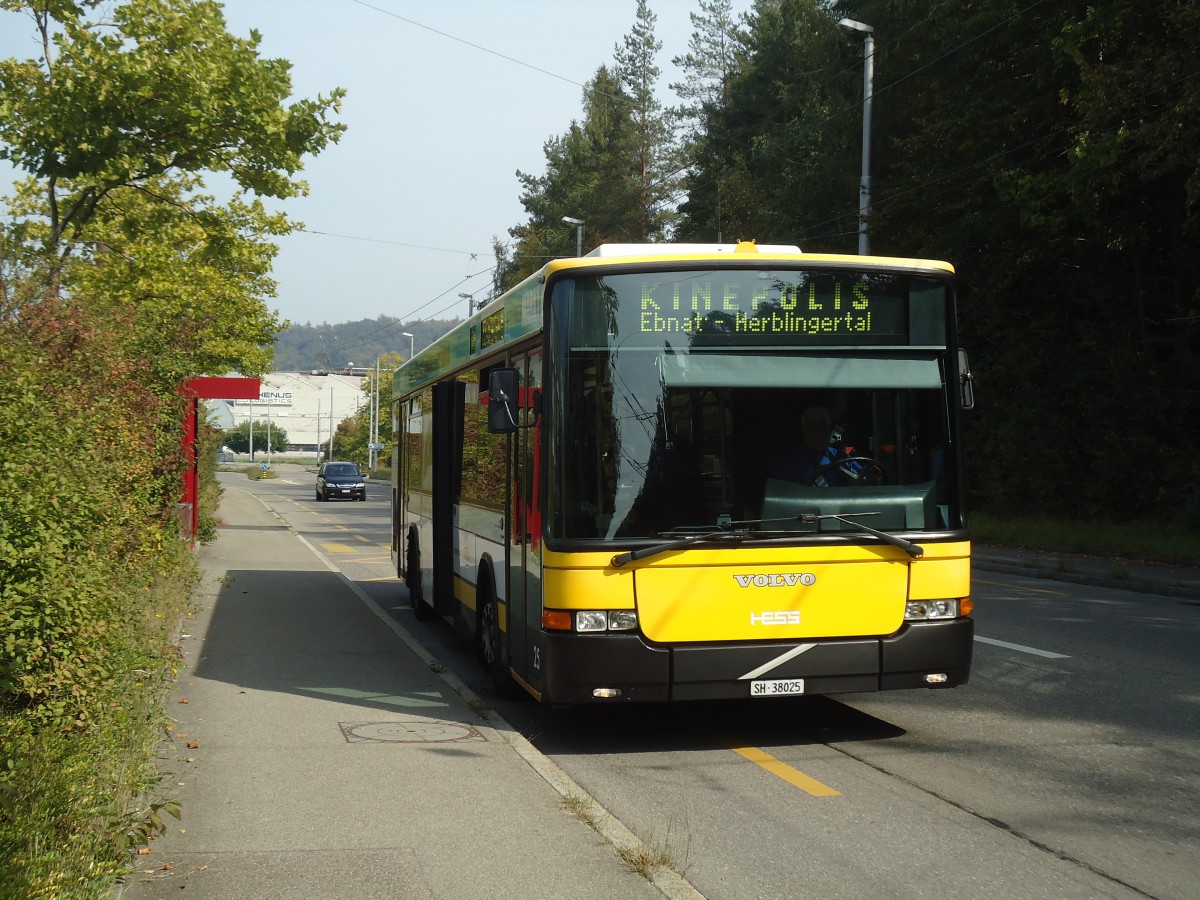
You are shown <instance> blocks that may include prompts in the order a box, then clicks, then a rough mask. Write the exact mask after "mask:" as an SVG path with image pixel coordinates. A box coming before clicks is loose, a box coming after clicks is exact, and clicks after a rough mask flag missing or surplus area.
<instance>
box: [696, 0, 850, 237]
mask: <svg viewBox="0 0 1200 900" xmlns="http://www.w3.org/2000/svg"><path fill="white" fill-rule="evenodd" d="M744 23H745V27H744V29H742V30H738V31H736V32H733V33H732V35H731V36H732V38H733V40H734V41H735V45H734V46H733V47H732V48H729V49H728V50H727V57H726V61H725V62H722V63H721V69H720V71H721V72H722V76H721V77H725V78H727V81H726V82H725V83H724V84H723V85H722V86H721V94H720V96H721V100H720V102H717V101H716V99H715V98H716V97H717V94H716V93H715V90H716V83H715V82H712V84H711V85H710V87H709V88H708V90H707V95H708V96H709V97H710V98H711V99H710V100H709V101H707V102H706V103H704V104H702V107H701V110H702V114H703V128H704V130H703V132H702V133H701V134H699V135H696V136H694V137H693V139H692V141H691V142H690V145H689V153H688V162H689V169H688V173H687V175H686V178H685V187H686V189H687V199H686V200H685V201H684V202H683V203H682V204H681V206H680V212H681V216H682V221H681V222H680V225H679V234H680V236H682V237H685V238H688V239H693V240H713V239H714V238H716V239H719V240H737V239H756V240H758V241H761V242H772V243H796V242H800V243H801V244H802V245H804V246H805V247H809V246H810V245H814V244H816V245H817V246H819V247H820V249H843V247H842V246H840V245H839V244H840V242H844V245H845V247H844V248H845V249H849V247H851V246H853V238H852V235H853V234H854V233H855V230H856V225H855V219H856V215H857V197H858V191H857V187H856V181H857V178H856V175H855V172H856V170H853V169H851V167H848V166H846V165H845V161H846V160H847V159H851V158H854V157H856V156H857V153H856V152H855V151H854V150H853V149H852V148H853V147H854V142H853V135H854V134H855V133H856V127H855V126H856V124H857V121H858V117H857V115H854V113H856V112H857V110H858V106H857V96H856V95H855V91H856V86H857V84H859V83H860V82H859V81H856V80H854V79H853V78H852V77H850V76H848V75H847V76H846V77H841V76H842V75H843V70H845V69H847V68H849V67H850V66H856V67H859V68H860V67H861V63H859V62H856V61H852V60H851V59H848V58H846V57H848V56H849V54H848V53H847V52H846V50H845V47H844V43H843V41H842V39H840V38H839V37H838V35H837V32H836V28H835V27H834V14H833V12H832V11H831V9H830V8H829V6H828V5H827V4H825V3H823V2H820V0H758V2H757V3H756V4H755V6H754V9H753V10H752V12H751V13H750V14H748V15H747V16H746V17H745V18H744ZM730 27H731V26H730V24H729V23H728V22H727V21H722V20H720V19H717V20H715V21H711V22H702V23H701V30H700V31H699V32H697V34H695V35H693V42H694V43H696V44H697V45H698V46H706V45H709V44H711V43H712V42H714V41H717V42H718V46H722V42H723V41H724V37H723V36H724V35H725V34H726V33H727V32H728V29H729V28H730ZM731 63H732V67H731V68H728V69H726V68H725V67H726V66H729V65H730V64H731ZM697 64H698V60H697ZM860 70H861V69H860ZM708 77H709V78H710V79H713V78H715V77H716V76H715V72H710V73H709V75H708Z"/></svg>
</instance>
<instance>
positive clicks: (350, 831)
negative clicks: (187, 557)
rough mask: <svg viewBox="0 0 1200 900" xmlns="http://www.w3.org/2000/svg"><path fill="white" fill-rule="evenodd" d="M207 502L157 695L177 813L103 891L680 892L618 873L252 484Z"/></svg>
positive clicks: (563, 782) (666, 883)
mask: <svg viewBox="0 0 1200 900" xmlns="http://www.w3.org/2000/svg"><path fill="white" fill-rule="evenodd" d="M221 515H222V517H223V518H224V520H225V523H226V524H225V526H224V528H223V530H222V533H221V536H220V539H219V540H218V541H216V542H214V543H213V544H212V545H210V546H207V547H203V548H201V549H200V551H199V553H198V555H199V560H200V563H201V565H202V567H203V571H204V587H203V589H202V590H201V592H200V594H199V596H198V598H197V603H198V605H199V606H200V607H201V609H200V611H199V612H198V614H197V615H196V617H195V618H194V619H191V620H189V621H188V622H187V623H186V628H185V634H184V636H183V638H182V644H183V647H184V650H185V654H184V664H185V666H186V668H183V669H181V671H180V675H179V680H178V687H177V690H176V692H175V693H174V694H173V695H171V696H169V697H168V699H167V708H168V713H169V714H170V715H171V716H172V717H173V718H174V719H175V720H176V721H177V722H178V724H177V725H176V727H175V728H174V731H173V735H172V740H171V742H170V744H169V746H167V747H166V748H165V750H164V766H165V767H166V768H167V770H168V772H169V778H168V782H167V783H168V784H170V785H172V788H171V790H170V795H171V796H172V797H174V798H176V799H178V800H179V801H180V802H181V805H182V813H183V818H182V821H176V820H175V819H173V818H170V817H169V816H164V819H165V821H166V822H167V833H166V834H165V835H164V836H163V837H162V838H160V839H159V840H156V841H154V842H153V843H152V844H151V845H150V848H151V852H150V853H149V854H147V855H144V856H140V857H138V865H137V871H136V872H135V873H134V874H133V875H131V876H130V877H129V878H128V879H127V882H126V884H125V885H123V886H122V887H121V888H120V889H118V896H119V897H121V898H123V900H152V898H163V897H179V896H186V897H189V898H193V900H230V898H235V897H236V898H238V900H252V898H272V900H277V898H304V900H317V898H339V900H340V898H345V897H354V898H356V900H372V898H385V897H386V898H392V900H394V898H433V897H444V898H454V900H458V898H466V900H470V898H476V897H478V898H485V897H486V898H504V897H511V898H522V900H525V898H539V897H545V898H556V897H571V898H596V900H611V898H614V897H622V898H626V897H628V898H638V897H645V898H661V897H662V896H664V894H665V895H668V896H673V897H687V896H691V897H695V896H698V895H696V894H695V893H694V892H693V891H692V890H691V888H690V886H689V885H687V884H686V882H684V881H682V880H681V879H679V878H677V877H676V876H674V875H673V874H671V873H665V874H664V875H662V876H660V877H659V878H658V879H656V882H655V883H651V882H649V881H647V880H645V879H644V878H642V877H641V876H640V875H637V874H635V873H634V872H632V871H631V870H629V869H628V868H627V867H626V866H625V865H624V863H623V862H622V861H621V858H620V856H619V854H618V851H617V849H616V848H615V847H614V842H615V843H616V844H618V845H625V846H629V847H632V848H636V847H637V842H636V838H634V837H633V835H631V834H629V833H628V832H627V831H625V830H624V829H623V828H622V827H621V826H620V825H619V823H615V822H613V821H612V820H611V819H608V818H607V817H606V814H605V813H604V811H603V809H601V808H599V807H596V808H595V809H594V810H593V814H594V815H595V817H596V818H597V819H600V820H601V821H600V823H599V829H600V831H601V832H604V833H603V835H602V834H601V833H598V831H597V830H594V829H593V828H591V827H589V826H588V825H587V824H585V823H584V822H583V821H581V820H580V819H579V818H577V817H576V816H575V815H573V814H572V813H571V812H569V811H567V809H566V808H565V806H564V803H563V795H573V794H574V795H577V796H578V797H580V798H582V799H586V794H584V793H583V791H582V790H581V789H579V788H578V787H577V786H575V785H573V784H572V783H571V782H570V780H569V779H568V778H567V777H566V776H565V774H563V773H562V772H561V770H559V769H558V768H557V767H556V766H555V765H554V764H553V763H552V762H550V761H549V760H548V759H546V758H544V757H542V756H541V755H540V754H538V753H537V752H536V751H535V750H534V749H533V748H532V747H531V746H530V745H529V744H528V742H526V741H524V739H523V738H521V737H520V736H519V735H516V734H514V733H512V732H511V730H510V729H509V728H508V726H507V725H506V724H505V723H504V722H503V721H501V720H499V719H498V718H496V717H494V714H493V717H490V718H488V719H484V718H481V717H480V713H481V712H482V713H484V714H485V715H487V714H488V713H487V711H486V709H485V708H484V707H483V706H482V705H481V704H478V701H477V700H476V699H475V698H473V696H472V695H471V693H470V691H469V690H467V689H466V688H465V687H463V686H462V685H461V684H458V683H457V682H456V680H455V679H453V677H452V676H449V675H448V673H441V672H439V671H438V670H439V669H440V667H438V666H436V665H431V663H432V661H431V660H429V659H428V658H427V657H426V658H424V659H422V658H421V656H420V655H418V653H419V651H418V650H417V649H414V647H415V645H413V646H410V645H409V644H408V643H407V642H406V641H405V640H404V637H405V635H404V633H403V630H402V629H401V628H400V626H398V625H396V624H395V623H394V622H392V621H391V620H390V619H389V618H388V617H387V615H386V614H384V613H382V612H381V611H378V610H377V608H374V607H373V606H371V605H370V601H369V600H367V599H366V598H365V595H363V594H361V592H359V591H358V590H357V589H356V588H355V586H354V585H352V584H351V583H350V582H349V581H348V580H346V579H345V578H344V577H343V576H341V575H340V574H339V573H337V572H334V571H330V570H329V569H328V568H327V567H326V566H325V565H324V562H323V560H322V559H321V558H320V557H319V556H318V555H317V554H316V553H314V552H313V551H312V550H310V549H309V547H308V546H307V545H306V544H305V543H304V542H303V541H302V540H300V539H299V538H298V537H297V536H296V535H295V534H293V533H292V532H290V531H289V530H288V529H287V528H286V527H285V526H284V525H283V524H282V523H281V522H280V521H279V520H278V519H277V518H276V517H275V516H274V514H272V513H271V512H269V511H268V510H267V509H266V508H265V507H263V506H262V505H261V504H259V502H258V501H257V500H256V499H255V498H253V497H252V496H251V495H249V494H248V493H245V492H235V491H227V492H226V494H225V497H224V499H223V501H222V506H221ZM183 888H186V894H181V889H183Z"/></svg>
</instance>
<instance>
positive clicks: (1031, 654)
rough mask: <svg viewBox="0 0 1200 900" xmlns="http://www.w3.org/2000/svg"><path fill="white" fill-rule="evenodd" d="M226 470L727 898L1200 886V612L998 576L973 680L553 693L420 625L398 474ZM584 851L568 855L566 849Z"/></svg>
mask: <svg viewBox="0 0 1200 900" xmlns="http://www.w3.org/2000/svg"><path fill="white" fill-rule="evenodd" d="M313 477H314V476H312V475H309V474H301V473H300V470H299V469H296V470H295V471H294V473H293V474H291V475H288V476H285V477H283V478H280V479H275V480H269V481H248V480H243V479H240V478H237V479H236V480H234V477H233V476H230V475H223V476H222V478H223V479H224V483H225V484H226V489H236V490H249V491H251V492H253V493H255V494H257V495H258V496H260V498H261V499H262V500H263V502H265V503H266V504H268V505H269V506H270V507H271V508H272V509H274V510H275V511H276V512H277V513H278V514H279V515H280V517H281V518H282V519H283V520H284V521H285V522H286V523H287V525H288V526H289V527H290V528H291V529H293V530H294V531H296V532H297V533H299V534H300V535H302V536H303V537H304V538H305V539H306V540H307V541H309V542H310V543H311V544H312V545H313V546H314V547H315V548H316V549H317V550H318V551H319V552H320V553H321V554H323V555H324V556H325V557H326V558H327V559H328V560H330V561H331V562H332V563H334V564H335V565H337V566H338V567H339V568H340V569H341V570H342V571H343V572H344V573H345V574H346V575H347V577H348V578H350V579H351V580H352V581H354V582H356V583H357V584H358V585H359V587H360V588H362V589H363V591H365V592H366V593H367V594H368V595H370V596H371V597H372V598H373V599H374V600H375V601H376V602H377V603H379V604H380V606H382V607H383V608H384V609H387V610H389V611H390V612H391V613H392V615H393V616H394V617H395V618H396V619H397V620H398V621H400V622H401V623H402V624H403V625H404V626H405V627H406V628H407V629H408V630H409V631H410V632H411V633H412V634H413V635H414V636H416V637H417V639H418V640H420V641H421V643H422V644H423V645H424V646H425V647H426V648H427V649H428V650H429V651H430V652H431V653H432V654H433V655H434V656H436V657H437V658H438V659H440V660H441V661H442V662H443V663H444V664H445V665H446V666H447V667H449V668H450V669H452V670H453V671H454V672H455V673H456V674H457V675H458V676H459V678H461V679H462V680H463V681H464V682H465V683H467V684H468V685H469V686H470V687H471V688H472V689H473V690H474V691H475V692H476V693H478V694H479V695H480V696H483V697H485V698H487V699H488V701H489V702H490V703H491V704H492V706H493V707H494V708H495V709H496V710H497V711H498V712H499V713H500V714H501V715H502V716H503V717H504V718H505V719H507V720H508V721H509V722H510V723H512V724H513V725H514V726H515V727H516V728H517V729H518V730H519V731H520V732H521V733H523V734H524V735H525V736H526V737H527V738H529V739H530V740H531V741H532V742H533V744H534V745H535V746H536V747H537V748H538V749H539V750H540V751H541V752H542V753H544V754H546V755H547V756H549V757H550V758H551V759H553V760H554V761H555V762H556V763H557V764H558V765H559V766H561V767H562V768H563V769H564V770H565V771H566V772H567V773H568V774H569V775H570V776H571V777H572V778H573V779H574V780H575V781H576V782H577V783H578V784H579V785H580V786H582V787H583V788H584V789H585V790H586V791H587V792H588V793H589V794H590V795H591V796H592V797H593V798H595V800H596V801H598V803H599V804H601V805H602V807H603V808H604V809H606V810H607V811H608V812H609V813H611V814H612V815H613V816H615V817H616V818H617V819H619V820H620V821H621V822H623V823H624V824H625V825H627V826H628V827H629V828H631V829H632V830H633V831H634V832H635V833H636V834H638V835H639V836H640V837H641V838H642V839H643V841H645V842H646V843H647V844H648V845H650V846H651V847H656V848H659V849H661V850H662V851H663V853H664V855H665V857H666V858H668V859H670V861H671V862H672V863H673V866H674V868H676V870H677V871H681V872H682V873H683V874H684V875H685V877H686V878H687V879H688V880H689V881H690V882H691V883H692V884H693V885H694V886H695V887H696V889H697V890H698V891H699V892H700V893H702V894H703V895H704V896H706V897H709V898H714V900H716V898H758V897H762V898H778V897H821V898H842V897H846V898H857V897H965V896H970V897H973V898H982V897H997V898H999V897H1005V898H1010V897H1031V898H1033V897H1047V898H1050V897H1054V898H1070V897H1078V898H1093V897H1156V898H1190V897H1195V896H1197V895H1198V894H1200V888H1198V887H1197V885H1198V884H1200V742H1198V741H1197V740H1196V738H1197V736H1198V735H1200V654H1197V653H1196V650H1195V648H1196V646H1197V644H1198V643H1200V604H1197V603H1196V601H1193V600H1186V599H1178V598H1170V597H1158V596H1152V595H1142V594H1137V593H1134V592H1131V591H1124V590H1114V589H1107V588H1097V587H1084V586H1080V585H1071V584H1065V583H1059V582H1047V581H1045V580H1035V579H1032V578H1024V577H1019V576H1012V575H1000V574H996V573H989V572H983V571H979V572H976V577H975V580H974V584H973V592H972V595H973V598H974V600H975V602H976V607H977V610H976V614H975V615H976V620H977V644H976V648H975V665H974V669H973V672H972V678H971V683H970V684H969V685H967V686H966V687H963V688H960V689H956V690H952V691H922V692H899V693H888V694H855V695H840V696H837V697H808V698H800V699H798V700H796V699H793V700H747V701H746V702H744V703H733V704H730V703H721V704H716V703H702V704H684V705H678V706H666V707H661V706H660V707H640V706H631V707H601V708H576V709H568V710H550V709H545V708H542V707H540V706H538V705H537V704H535V703H533V702H520V701H517V702H506V701H502V700H499V699H498V698H494V697H491V696H490V694H491V692H490V690H489V687H488V684H487V681H486V679H485V678H484V676H483V673H482V671H481V670H480V668H479V666H478V664H477V662H476V660H475V658H474V654H473V651H472V649H471V648H470V647H469V646H468V645H467V643H466V642H465V641H464V640H463V639H462V638H461V637H459V636H458V635H457V634H456V633H455V632H453V631H452V629H451V628H450V627H449V626H448V625H446V624H445V623H442V622H434V623H418V622H416V621H415V620H414V619H413V617H412V615H411V612H410V611H409V608H408V600H407V597H406V596H405V592H404V588H403V586H402V585H401V584H400V583H399V582H398V581H397V580H396V579H395V578H394V576H393V574H392V572H391V568H390V564H389V559H388V550H387V547H388V542H389V533H388V490H387V488H386V487H385V486H383V485H379V486H375V485H372V486H371V489H370V490H369V491H368V499H367V502H366V503H356V502H335V503H318V502H316V501H315V500H314V497H313V485H312V479H313ZM566 862H567V861H562V864H566Z"/></svg>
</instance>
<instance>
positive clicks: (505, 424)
mask: <svg viewBox="0 0 1200 900" xmlns="http://www.w3.org/2000/svg"><path fill="white" fill-rule="evenodd" d="M517 391H518V388H517V370H516V369H511V368H510V369H492V374H491V375H490V376H489V377H488V431H490V432H491V433H492V434H511V433H512V432H514V431H516V430H517V397H518V393H517Z"/></svg>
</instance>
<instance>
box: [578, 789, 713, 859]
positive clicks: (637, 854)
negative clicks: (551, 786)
mask: <svg viewBox="0 0 1200 900" xmlns="http://www.w3.org/2000/svg"><path fill="white" fill-rule="evenodd" d="M562 804H563V808H564V809H566V810H567V812H569V813H571V815H573V816H575V817H576V818H577V819H579V820H580V821H582V822H584V823H585V824H586V825H588V827H590V828H591V829H592V830H594V831H599V830H600V823H599V821H598V819H597V814H596V809H595V806H594V804H593V802H592V800H591V798H589V797H580V796H578V795H577V794H566V795H564V796H563V798H562ZM616 849H617V853H618V854H619V855H620V857H621V861H622V862H624V863H625V865H626V866H628V867H629V869H630V870H631V871H633V872H636V873H637V874H639V875H641V876H642V877H643V878H645V879H646V880H647V881H653V880H654V876H655V874H656V873H658V872H659V871H661V870H663V869H667V870H670V871H672V872H676V873H678V874H679V875H683V874H684V873H685V872H686V870H687V867H688V857H689V855H690V853H691V839H690V837H689V838H688V839H687V841H686V842H685V846H684V848H683V849H682V850H680V849H679V847H678V846H677V842H676V840H675V835H674V833H673V829H672V827H671V826H668V827H667V834H666V837H665V838H664V839H663V840H661V841H660V840H658V839H657V838H656V837H655V836H654V835H653V834H651V835H650V837H649V838H642V837H640V836H639V837H638V841H637V843H636V844H634V845H632V846H618V847H617V848H616Z"/></svg>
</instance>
